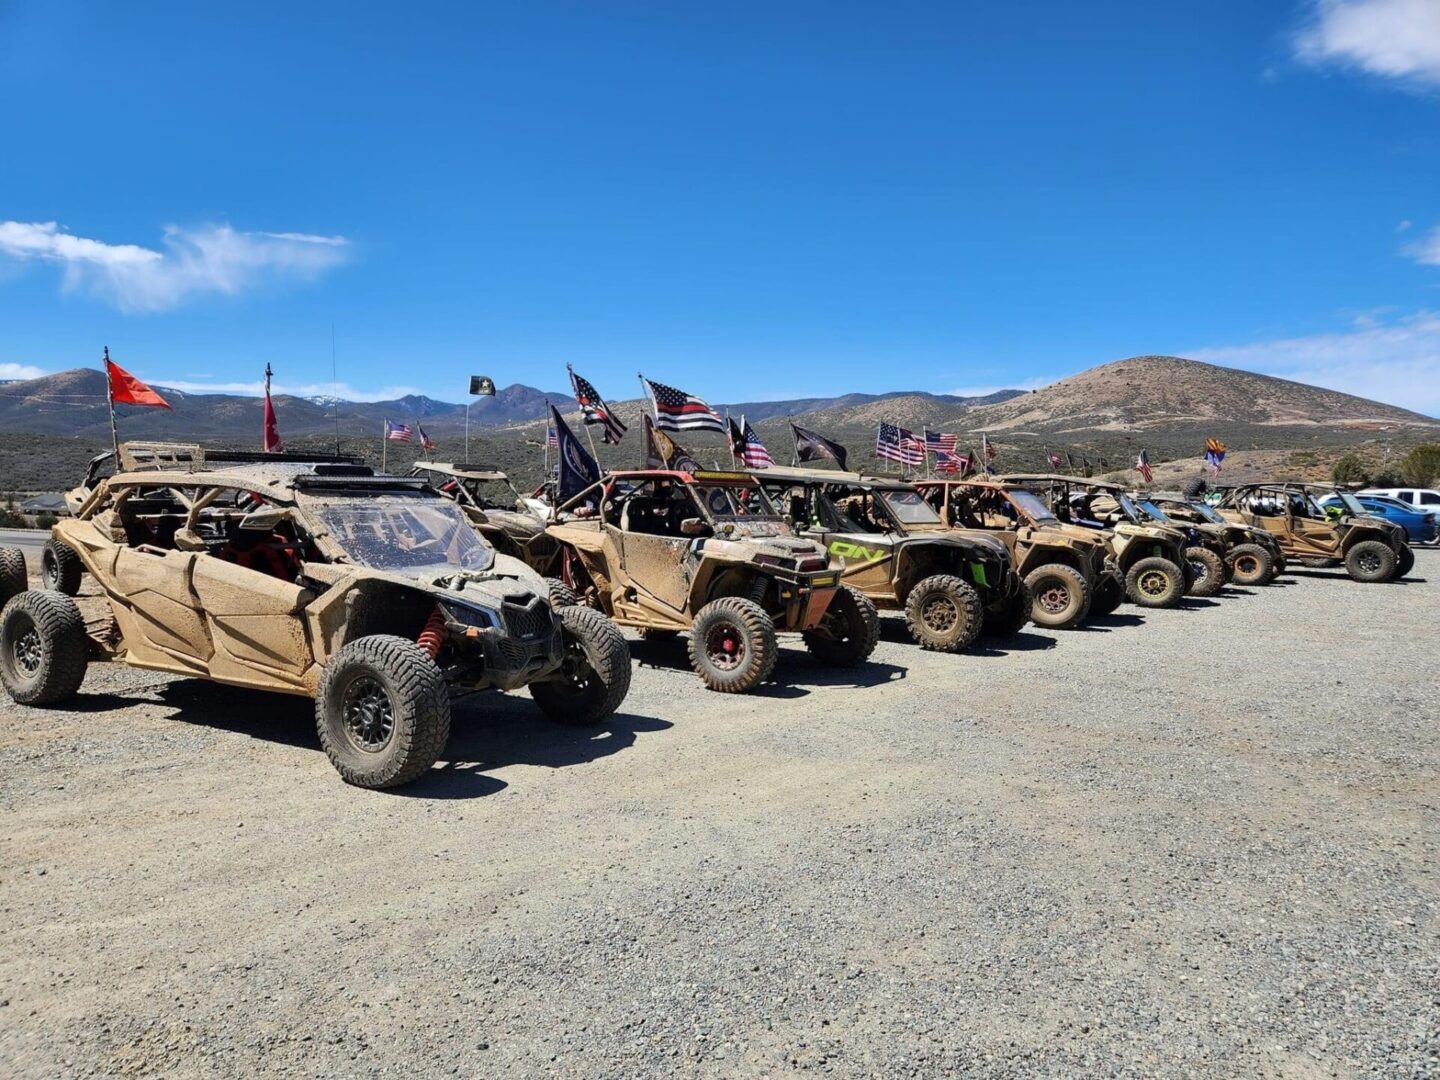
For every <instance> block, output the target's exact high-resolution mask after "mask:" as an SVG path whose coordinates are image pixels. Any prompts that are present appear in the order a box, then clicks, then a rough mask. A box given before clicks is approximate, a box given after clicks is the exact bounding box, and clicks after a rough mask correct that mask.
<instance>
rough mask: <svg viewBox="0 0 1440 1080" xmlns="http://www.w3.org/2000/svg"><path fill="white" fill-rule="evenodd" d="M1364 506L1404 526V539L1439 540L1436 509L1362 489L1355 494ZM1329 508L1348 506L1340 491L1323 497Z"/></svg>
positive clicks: (1375, 513)
mask: <svg viewBox="0 0 1440 1080" xmlns="http://www.w3.org/2000/svg"><path fill="white" fill-rule="evenodd" d="M1352 498H1354V500H1355V501H1356V502H1358V503H1359V504H1360V505H1361V506H1363V507H1364V508H1365V513H1367V514H1372V515H1374V516H1375V517H1379V518H1384V519H1385V520H1386V521H1389V522H1393V523H1394V524H1396V525H1399V526H1400V528H1402V529H1404V530H1405V539H1406V540H1407V541H1409V542H1410V543H1412V544H1434V543H1437V542H1440V518H1437V516H1436V513H1435V511H1433V510H1422V509H1421V508H1420V507H1418V506H1415V505H1413V504H1411V503H1408V502H1401V501H1400V500H1399V499H1391V498H1388V497H1387V496H1384V495H1367V494H1365V493H1363V492H1361V493H1359V494H1356V495H1354V496H1352ZM1320 505H1321V506H1322V507H1324V508H1325V509H1326V510H1327V512H1328V511H1330V510H1331V509H1332V508H1333V509H1335V510H1338V511H1342V512H1343V511H1344V510H1345V509H1346V507H1345V504H1344V503H1342V502H1341V500H1340V496H1339V495H1330V496H1327V497H1326V498H1324V499H1321V500H1320Z"/></svg>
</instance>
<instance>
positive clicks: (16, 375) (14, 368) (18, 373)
mask: <svg viewBox="0 0 1440 1080" xmlns="http://www.w3.org/2000/svg"><path fill="white" fill-rule="evenodd" d="M44 374H45V372H43V371H41V370H40V369H39V368H38V367H36V366H35V365H34V364H10V363H5V364H0V379H38V378H39V377H40V376H41V375H44Z"/></svg>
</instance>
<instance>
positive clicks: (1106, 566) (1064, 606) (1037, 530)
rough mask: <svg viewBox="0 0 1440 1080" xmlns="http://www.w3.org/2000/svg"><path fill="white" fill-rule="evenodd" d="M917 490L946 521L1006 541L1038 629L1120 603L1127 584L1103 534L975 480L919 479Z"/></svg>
mask: <svg viewBox="0 0 1440 1080" xmlns="http://www.w3.org/2000/svg"><path fill="white" fill-rule="evenodd" d="M915 487H916V488H917V489H918V490H919V491H920V493H921V494H922V495H924V496H925V499H926V501H927V502H929V503H930V505H931V506H933V507H934V508H935V509H936V511H937V512H938V513H939V514H940V517H941V520H943V521H944V522H945V523H946V524H948V525H952V526H956V527H959V528H967V529H985V530H987V531H988V532H990V533H992V534H993V535H995V536H996V537H998V538H999V539H1000V540H1002V541H1003V542H1004V543H1005V546H1006V547H1007V548H1009V550H1010V557H1011V559H1012V561H1013V562H1014V564H1015V569H1016V571H1017V572H1018V573H1019V574H1020V576H1021V577H1022V578H1023V579H1024V580H1025V584H1026V586H1027V587H1028V588H1029V591H1030V603H1031V607H1030V617H1031V619H1033V620H1034V622H1035V624H1036V625H1037V626H1045V627H1049V628H1050V629H1052V630H1068V629H1071V628H1073V627H1076V626H1079V625H1080V624H1081V623H1082V622H1083V621H1084V620H1085V619H1086V618H1087V617H1089V615H1090V614H1091V613H1092V612H1093V613H1094V614H1096V615H1108V614H1109V613H1110V612H1112V611H1114V610H1115V608H1116V607H1118V606H1119V605H1120V602H1121V601H1122V600H1124V598H1125V582H1124V579H1123V578H1122V577H1121V576H1120V572H1119V570H1118V569H1117V568H1115V567H1114V566H1113V565H1112V564H1111V563H1110V562H1109V561H1108V551H1107V548H1106V545H1105V538H1104V537H1103V536H1100V535H1099V534H1097V533H1095V532H1093V531H1091V530H1089V529H1079V528H1069V529H1067V528H1065V527H1064V526H1062V525H1061V524H1060V521H1059V519H1058V518H1056V517H1055V515H1054V514H1052V513H1051V512H1050V510H1049V508H1048V507H1047V506H1046V505H1045V504H1044V503H1043V502H1041V501H1040V499H1039V498H1038V497H1037V496H1036V495H1034V494H1033V493H1032V492H1029V491H1026V490H1025V489H1024V488H1022V487H1019V486H1017V485H1015V484H1007V483H1003V482H1001V481H999V480H990V479H977V478H974V477H967V478H966V479H963V480H917V481H916V482H915Z"/></svg>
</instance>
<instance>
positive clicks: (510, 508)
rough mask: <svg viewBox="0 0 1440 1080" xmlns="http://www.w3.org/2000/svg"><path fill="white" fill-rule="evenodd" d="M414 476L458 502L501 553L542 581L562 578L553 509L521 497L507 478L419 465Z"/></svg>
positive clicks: (464, 467)
mask: <svg viewBox="0 0 1440 1080" xmlns="http://www.w3.org/2000/svg"><path fill="white" fill-rule="evenodd" d="M410 475H411V476H418V477H421V478H423V479H425V480H428V481H429V482H430V484H431V486H432V487H434V488H435V490H437V491H438V492H440V494H441V495H444V496H445V497H446V498H448V499H451V500H453V501H454V502H455V504H456V505H457V506H459V507H460V509H462V510H463V511H465V514H466V516H467V517H469V518H470V520H471V521H472V522H474V524H475V528H477V529H478V530H479V531H480V534H481V535H482V536H484V537H485V539H486V540H488V541H489V542H490V546H491V547H493V548H494V549H495V550H496V551H498V552H499V553H500V554H502V555H510V556H512V557H514V558H516V559H520V560H521V561H522V562H524V563H525V565H526V566H528V567H530V569H532V570H534V571H535V572H536V573H537V574H540V575H541V576H543V577H547V578H551V579H556V578H558V577H559V574H560V544H559V543H558V542H557V541H556V540H555V538H554V537H552V536H550V535H549V534H547V533H546V532H545V520H546V518H547V517H548V516H549V515H548V509H549V508H548V507H547V506H545V505H544V504H543V503H541V502H540V501H539V500H538V499H535V498H533V497H529V496H526V495H523V494H521V492H520V491H519V489H517V488H516V487H515V485H514V484H512V483H511V482H510V477H509V476H507V475H506V474H505V473H503V472H500V471H498V470H495V469H472V468H470V467H469V466H468V465H452V464H450V463H448V462H440V461H434V462H431V461H417V462H416V463H415V465H414V467H413V468H412V469H411V470H410Z"/></svg>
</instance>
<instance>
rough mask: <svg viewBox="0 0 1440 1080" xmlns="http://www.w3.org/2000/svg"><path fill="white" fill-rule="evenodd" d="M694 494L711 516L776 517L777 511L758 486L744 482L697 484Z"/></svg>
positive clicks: (777, 515)
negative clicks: (751, 485)
mask: <svg viewBox="0 0 1440 1080" xmlns="http://www.w3.org/2000/svg"><path fill="white" fill-rule="evenodd" d="M695 494H696V496H697V497H698V499H699V501H700V504H701V505H702V506H703V507H705V512H706V513H707V514H709V515H710V516H711V517H712V518H757V517H769V518H778V517H779V516H780V514H779V512H778V511H777V510H776V509H775V506H774V504H772V503H771V502H770V500H769V499H768V498H766V496H765V492H763V491H761V490H760V488H759V487H758V486H757V487H750V486H749V485H745V484H734V485H725V484H697V485H696V486H695Z"/></svg>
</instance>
